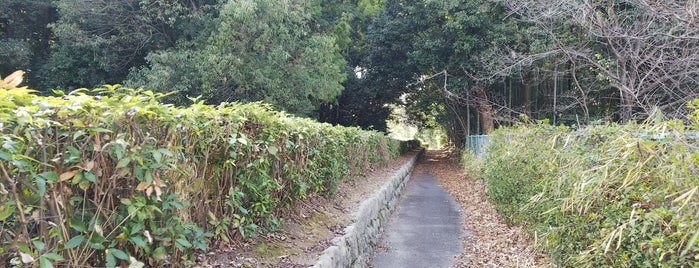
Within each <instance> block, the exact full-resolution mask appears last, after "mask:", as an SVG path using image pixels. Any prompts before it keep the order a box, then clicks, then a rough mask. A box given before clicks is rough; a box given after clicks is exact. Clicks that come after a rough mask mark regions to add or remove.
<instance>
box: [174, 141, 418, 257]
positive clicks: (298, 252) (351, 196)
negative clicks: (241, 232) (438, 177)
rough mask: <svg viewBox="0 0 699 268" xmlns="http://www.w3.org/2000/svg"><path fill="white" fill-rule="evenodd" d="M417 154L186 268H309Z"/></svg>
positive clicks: (349, 182) (302, 206) (348, 183)
mask: <svg viewBox="0 0 699 268" xmlns="http://www.w3.org/2000/svg"><path fill="white" fill-rule="evenodd" d="M415 153H416V152H412V153H408V154H405V155H403V156H400V157H398V158H396V159H394V160H393V161H391V162H389V163H388V164H385V165H383V166H380V167H375V168H373V169H371V170H369V172H367V173H366V174H363V175H361V176H357V177H355V178H352V179H350V180H346V181H344V182H342V183H340V185H339V186H338V190H337V194H336V196H335V197H334V198H323V197H316V198H312V199H310V200H307V201H305V202H303V203H301V204H299V205H298V206H297V207H296V208H295V209H294V211H293V212H292V213H290V214H289V215H287V216H286V217H285V224H284V226H283V227H282V228H281V230H280V231H279V232H275V233H270V234H267V235H263V236H260V239H258V240H252V239H251V240H248V241H244V242H240V243H237V244H233V245H226V246H225V247H221V248H218V249H211V250H210V251H208V252H205V253H200V254H198V255H197V259H196V262H195V263H194V264H192V265H188V267H193V268H213V267H256V268H257V267H266V268H277V267H279V268H281V267H284V268H287V267H289V268H295V267H308V266H310V265H313V264H314V263H315V261H316V259H317V258H318V256H320V254H321V253H322V252H323V250H325V249H326V248H327V247H328V246H330V244H331V243H330V241H331V240H332V239H333V238H335V237H337V236H342V235H344V228H345V226H348V225H350V223H351V220H352V219H351V216H352V212H353V211H354V209H355V208H356V207H357V206H358V205H359V203H361V201H363V200H364V199H366V198H367V197H368V196H370V195H371V194H373V193H374V192H375V191H376V190H377V189H378V188H380V187H381V186H382V185H383V184H384V183H385V182H386V180H387V179H388V177H389V175H391V174H392V173H394V172H395V171H397V170H398V169H399V168H400V167H401V166H403V164H405V163H406V162H407V161H408V160H410V158H411V157H412V156H413V155H414V154H415Z"/></svg>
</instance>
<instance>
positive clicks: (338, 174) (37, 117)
mask: <svg viewBox="0 0 699 268" xmlns="http://www.w3.org/2000/svg"><path fill="white" fill-rule="evenodd" d="M57 93H58V94H59V96H58V97H40V96H36V95H34V94H33V93H32V91H31V90H28V89H26V88H21V89H11V90H6V89H0V130H1V135H0V143H1V146H0V147H1V148H0V178H2V179H1V183H0V187H1V188H0V206H1V210H0V220H1V221H2V224H1V225H0V236H1V237H2V245H1V246H2V247H1V248H0V266H5V265H8V264H10V263H11V262H15V263H16V262H24V263H27V264H29V263H33V264H37V263H38V264H40V265H41V266H42V267H49V265H51V264H53V265H74V266H86V265H91V266H112V267H113V266H115V265H124V264H130V265H133V266H134V267H138V266H140V265H146V266H162V265H164V264H167V263H173V264H177V263H182V262H186V261H187V260H189V258H191V253H192V252H193V251H194V250H196V249H205V247H206V245H207V244H210V243H212V242H222V243H228V242H231V240H239V239H241V238H247V237H250V236H255V235H256V234H259V233H261V232H267V231H272V230H274V229H275V228H276V227H278V225H279V224H280V220H279V218H278V217H279V216H280V215H282V212H284V211H286V210H288V209H289V208H291V206H293V205H294V203H296V202H297V201H299V200H302V199H304V198H307V197H308V196H312V195H317V194H323V195H332V194H333V193H334V191H335V190H336V186H337V184H338V182H339V181H340V180H341V178H343V177H345V176H351V175H355V174H358V173H360V172H362V171H363V170H366V169H367V168H368V167H369V166H370V165H371V164H377V163H382V162H385V161H387V160H390V159H392V158H393V157H395V156H397V155H398V154H399V153H401V150H405V149H408V147H405V146H406V145H401V143H400V142H398V141H395V140H392V139H389V138H387V137H386V136H385V135H383V134H382V133H378V132H368V131H362V130H360V129H358V128H346V127H335V126H331V125H329V124H322V123H318V122H315V121H312V120H310V119H304V118H296V117H292V116H289V115H287V114H285V113H282V112H276V111H273V110H272V109H271V108H270V107H269V106H267V105H264V104H261V103H250V104H240V103H232V104H221V105H219V106H210V105H205V104H203V103H202V102H196V103H195V104H193V105H192V106H190V107H187V108H182V107H175V106H172V105H164V104H161V103H160V102H158V99H159V98H161V97H163V96H164V95H161V94H154V93H153V92H150V91H142V90H134V89H129V88H123V87H120V86H106V87H105V88H98V89H95V90H87V89H81V90H76V91H74V92H71V93H69V94H63V93H62V92H57ZM401 146H403V147H401ZM44 265H46V266H44Z"/></svg>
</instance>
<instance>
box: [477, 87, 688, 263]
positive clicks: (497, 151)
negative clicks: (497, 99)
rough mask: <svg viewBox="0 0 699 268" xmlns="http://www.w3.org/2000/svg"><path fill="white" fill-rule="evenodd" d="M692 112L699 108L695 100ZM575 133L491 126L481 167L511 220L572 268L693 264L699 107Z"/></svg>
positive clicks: (498, 203) (547, 128)
mask: <svg viewBox="0 0 699 268" xmlns="http://www.w3.org/2000/svg"><path fill="white" fill-rule="evenodd" d="M690 107H691V108H693V109H696V108H697V107H699V101H694V103H693V104H692V105H690ZM688 117H689V118H691V120H690V121H689V122H691V123H690V124H689V125H685V124H683V123H682V122H680V121H665V120H663V119H662V116H661V115H660V114H659V113H658V114H656V116H655V117H654V118H652V119H651V120H649V121H647V122H644V123H641V124H636V123H629V124H626V125H617V124H604V125H596V126H589V127H585V128H581V129H578V130H573V129H569V128H567V127H553V126H550V125H548V124H546V123H545V122H544V123H542V124H537V125H527V126H517V127H512V128H502V129H499V130H497V131H496V132H495V133H494V134H493V136H492V140H491V146H490V147H489V149H488V151H487V154H488V158H487V160H486V161H485V163H484V165H479V164H478V163H477V162H471V161H468V160H469V159H474V156H467V157H465V160H467V162H465V163H464V164H465V165H466V166H468V167H469V168H470V170H472V171H473V170H475V171H478V170H479V169H483V170H484V173H483V178H484V179H485V181H486V184H487V189H488V195H489V198H490V199H491V201H493V202H494V203H495V204H496V206H497V209H498V211H499V212H500V213H501V214H502V216H503V217H504V218H505V220H506V221H507V222H508V223H515V224H524V225H526V226H528V227H529V230H530V231H531V234H532V235H533V236H534V237H535V238H536V239H537V240H538V243H539V244H540V245H541V246H543V248H544V249H545V250H547V251H548V252H549V254H550V255H551V256H552V257H553V258H554V259H555V260H556V261H557V262H558V263H559V264H560V265H563V266H570V267H695V266H697V265H699V227H698V226H699V179H697V174H698V172H699V146H697V138H698V136H697V133H699V132H697V131H699V110H695V111H694V112H693V113H692V114H690V115H689V116H688Z"/></svg>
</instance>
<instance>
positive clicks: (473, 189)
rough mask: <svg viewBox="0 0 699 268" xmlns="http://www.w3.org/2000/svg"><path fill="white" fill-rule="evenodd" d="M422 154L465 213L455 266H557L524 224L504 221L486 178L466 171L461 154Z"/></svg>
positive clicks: (441, 152) (444, 152) (446, 151)
mask: <svg viewBox="0 0 699 268" xmlns="http://www.w3.org/2000/svg"><path fill="white" fill-rule="evenodd" d="M423 157H425V159H423V161H421V162H422V165H419V166H418V168H425V169H429V171H431V172H432V174H433V175H434V176H435V178H436V179H437V181H439V184H440V185H441V186H442V187H444V189H445V190H447V192H449V193H450V194H451V195H452V196H454V198H456V200H457V202H458V203H459V205H461V209H462V211H463V214H464V221H463V225H464V226H463V227H464V230H466V234H465V235H464V251H463V252H462V253H461V255H459V256H458V258H457V262H456V265H455V266H456V267H556V266H555V265H554V264H553V263H552V261H551V260H550V259H549V258H548V257H547V256H546V255H545V254H543V253H542V252H540V251H538V250H537V249H536V248H535V247H534V245H533V244H534V243H533V241H532V240H531V239H530V238H529V237H527V236H526V235H524V234H523V233H522V228H521V227H518V226H508V225H507V224H505V222H504V221H503V220H502V218H500V216H499V215H498V214H497V212H496V211H495V208H494V207H493V205H492V204H490V203H489V202H488V200H487V198H486V190H485V186H484V185H483V182H481V181H478V180H475V179H471V178H470V177H468V176H467V175H465V174H464V173H463V169H462V168H461V164H460V163H459V157H458V154H455V153H453V152H452V151H449V150H443V151H427V152H426V154H425V155H424V156H423ZM416 172H419V171H416Z"/></svg>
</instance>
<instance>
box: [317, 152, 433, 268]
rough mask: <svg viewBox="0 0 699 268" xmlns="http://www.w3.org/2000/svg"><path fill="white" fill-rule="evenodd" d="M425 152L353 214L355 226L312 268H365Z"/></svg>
mask: <svg viewBox="0 0 699 268" xmlns="http://www.w3.org/2000/svg"><path fill="white" fill-rule="evenodd" d="M423 153H424V149H421V150H420V151H419V152H418V153H417V154H415V155H414V156H413V157H412V158H411V159H410V160H409V161H408V162H407V163H405V164H403V165H402V166H401V167H400V169H398V170H397V171H396V172H394V173H393V174H392V175H390V177H389V179H388V181H387V182H386V183H384V185H383V186H381V188H380V189H379V190H378V191H376V192H374V193H373V194H372V195H371V197H369V198H368V199H366V200H364V201H362V203H361V204H360V205H359V208H358V209H357V211H356V212H354V213H353V219H352V224H350V225H349V226H347V227H345V229H344V235H342V236H339V237H335V238H334V239H333V240H332V245H331V246H330V247H328V248H326V249H325V250H324V251H323V253H322V254H321V255H320V256H319V257H318V259H317V261H316V263H315V264H314V265H313V266H311V267H312V268H339V267H352V268H363V267H366V264H367V261H368V258H369V255H370V253H371V252H372V251H373V249H374V246H375V245H376V244H377V242H378V239H379V238H380V235H381V233H382V231H383V229H384V227H385V225H386V222H387V220H388V219H389V217H390V216H391V214H392V213H393V211H394V210H395V208H396V204H397V203H398V202H397V201H398V199H399V198H400V195H401V193H402V192H403V188H404V187H405V184H406V183H407V182H408V180H409V179H410V175H411V174H412V171H413V168H414V167H415V163H416V162H417V159H418V158H419V157H420V155H422V154H423Z"/></svg>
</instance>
